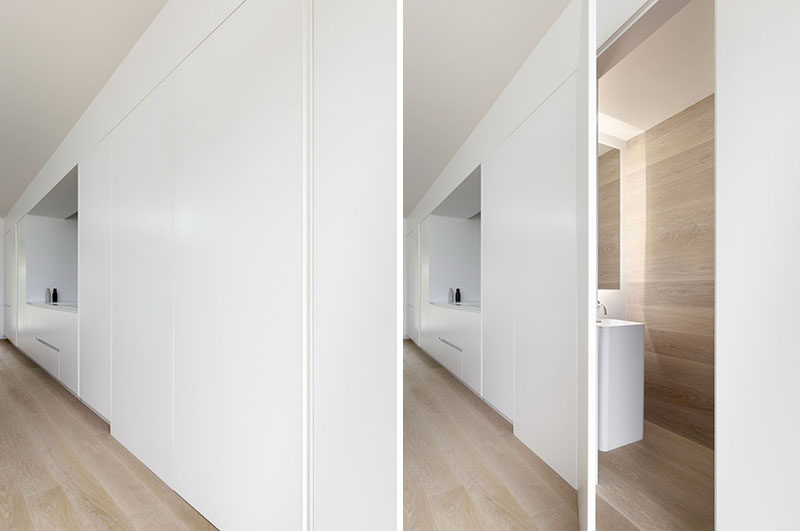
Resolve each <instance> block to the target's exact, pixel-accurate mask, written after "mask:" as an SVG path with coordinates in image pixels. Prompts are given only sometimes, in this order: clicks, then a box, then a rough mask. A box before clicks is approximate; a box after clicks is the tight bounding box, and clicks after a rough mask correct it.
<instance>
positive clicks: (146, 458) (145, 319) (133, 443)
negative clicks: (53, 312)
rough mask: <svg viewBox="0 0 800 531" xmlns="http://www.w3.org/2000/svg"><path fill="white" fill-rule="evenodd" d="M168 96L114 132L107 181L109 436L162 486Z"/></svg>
mask: <svg viewBox="0 0 800 531" xmlns="http://www.w3.org/2000/svg"><path fill="white" fill-rule="evenodd" d="M173 96H174V95H173V90H172V85H171V80H167V81H166V82H165V83H163V84H161V85H160V86H159V87H158V88H157V89H156V90H155V91H154V92H153V93H151V94H150V95H149V96H148V97H147V98H146V99H145V100H144V101H143V102H142V103H141V104H140V105H139V106H138V107H137V108H136V110H134V112H133V113H131V114H130V115H129V116H128V117H127V118H126V119H125V121H124V122H122V124H120V126H119V127H118V128H117V129H116V130H115V131H114V133H113V168H114V170H113V180H112V190H113V195H112V197H113V201H112V220H113V221H112V241H113V246H112V263H111V271H112V276H111V278H112V288H111V289H112V293H113V294H114V297H113V299H112V305H111V319H112V325H111V329H112V330H113V335H112V352H113V363H112V365H111V366H112V374H111V380H112V390H113V394H112V401H111V418H112V419H113V422H112V424H111V434H112V435H113V436H114V437H115V438H117V439H118V440H119V441H120V442H121V443H122V444H123V445H125V446H126V447H127V448H128V449H129V450H130V451H131V453H133V454H134V455H135V456H136V457H138V458H139V459H141V460H142V462H144V464H146V465H147V466H148V467H149V468H150V469H151V470H153V471H154V472H155V473H156V474H157V475H158V476H159V477H160V478H162V479H163V480H165V481H166V482H167V483H168V484H171V483H172V426H173V424H172V398H173V393H172V381H173V373H172V367H173V360H172V344H173V335H172V315H173V310H172V303H173V287H172V275H171V272H172V253H173V241H172V217H173V211H172V200H173V199H172V197H173V184H172V175H171V172H172V151H173V150H172V118H173V112H174V97H173ZM83 281H84V282H87V281H88V279H83Z"/></svg>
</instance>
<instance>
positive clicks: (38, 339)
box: [33, 337, 61, 352]
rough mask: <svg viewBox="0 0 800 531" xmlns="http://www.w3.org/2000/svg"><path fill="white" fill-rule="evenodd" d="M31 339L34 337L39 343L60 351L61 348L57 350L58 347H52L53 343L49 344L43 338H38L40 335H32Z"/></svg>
mask: <svg viewBox="0 0 800 531" xmlns="http://www.w3.org/2000/svg"><path fill="white" fill-rule="evenodd" d="M33 339H35V340H36V341H38V342H39V343H41V344H42V345H44V346H46V347H49V348H51V349H53V350H55V351H56V352H61V350H59V348H58V347H54V346H53V345H51V344H50V343H48V342H47V341H45V340H44V339H42V338H40V337H34V338H33Z"/></svg>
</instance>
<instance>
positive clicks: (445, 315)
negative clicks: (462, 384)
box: [428, 305, 464, 379]
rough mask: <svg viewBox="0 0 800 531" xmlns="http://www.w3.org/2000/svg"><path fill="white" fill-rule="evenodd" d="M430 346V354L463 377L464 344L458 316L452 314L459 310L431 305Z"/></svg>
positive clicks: (459, 376)
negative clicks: (460, 333)
mask: <svg viewBox="0 0 800 531" xmlns="http://www.w3.org/2000/svg"><path fill="white" fill-rule="evenodd" d="M429 311H430V330H429V334H430V348H431V350H430V351H428V354H430V355H431V356H433V357H434V358H435V359H436V361H438V362H439V363H441V364H442V365H443V366H444V367H445V368H446V369H447V370H448V371H450V372H452V373H453V374H454V375H455V376H456V377H457V378H459V379H460V378H462V376H463V368H462V357H463V351H464V346H463V343H462V341H461V337H460V335H459V328H460V327H459V325H458V320H457V319H456V317H457V316H453V315H452V314H453V313H455V312H458V311H459V310H450V309H447V308H442V307H440V306H433V305H431V306H430V309H429Z"/></svg>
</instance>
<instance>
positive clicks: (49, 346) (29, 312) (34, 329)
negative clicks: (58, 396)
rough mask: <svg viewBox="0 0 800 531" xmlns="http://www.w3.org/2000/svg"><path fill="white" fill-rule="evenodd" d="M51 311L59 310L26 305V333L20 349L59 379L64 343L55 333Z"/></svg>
mask: <svg viewBox="0 0 800 531" xmlns="http://www.w3.org/2000/svg"><path fill="white" fill-rule="evenodd" d="M51 312H52V313H55V312H57V310H48V309H44V308H37V307H36V306H30V305H26V309H25V312H24V315H25V334H24V339H23V342H22V343H21V346H20V349H21V350H22V351H23V352H25V354H27V355H28V356H29V357H30V358H31V359H32V360H33V361H35V362H36V363H38V364H39V365H40V366H41V367H42V368H43V369H44V370H46V371H47V372H49V373H50V374H51V375H52V376H53V378H55V379H57V380H58V379H59V358H60V356H59V352H60V351H61V347H62V346H63V345H61V344H60V343H61V342H60V341H59V339H60V338H59V337H58V334H57V333H55V332H56V331H55V329H54V320H53V319H52V318H51V316H50V313H51Z"/></svg>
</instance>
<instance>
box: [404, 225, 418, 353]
mask: <svg viewBox="0 0 800 531" xmlns="http://www.w3.org/2000/svg"><path fill="white" fill-rule="evenodd" d="M405 260H406V285H405V293H406V316H405V317H406V335H408V337H409V339H411V341H413V342H414V343H416V344H417V345H419V344H420V341H419V307H420V300H419V232H418V231H416V230H411V231H410V232H409V233H408V234H406V239H405Z"/></svg>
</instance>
